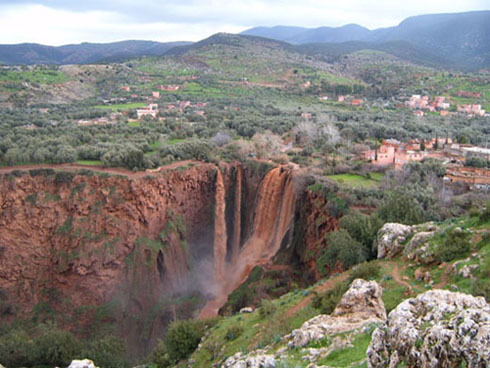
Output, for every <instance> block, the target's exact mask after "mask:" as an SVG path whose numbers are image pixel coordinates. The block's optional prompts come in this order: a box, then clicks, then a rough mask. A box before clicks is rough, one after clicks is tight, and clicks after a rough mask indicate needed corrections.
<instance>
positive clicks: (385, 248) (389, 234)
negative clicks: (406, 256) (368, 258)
mask: <svg viewBox="0 0 490 368" xmlns="http://www.w3.org/2000/svg"><path fill="white" fill-rule="evenodd" d="M411 233H412V227H411V226H407V225H403V224H396V223H387V224H384V225H383V227H382V228H381V229H380V230H379V232H378V237H377V244H378V259H381V258H391V257H394V256H396V255H397V254H399V253H400V252H401V251H402V249H403V242H404V241H405V240H406V239H407V237H408V236H409V235H410V234H411Z"/></svg>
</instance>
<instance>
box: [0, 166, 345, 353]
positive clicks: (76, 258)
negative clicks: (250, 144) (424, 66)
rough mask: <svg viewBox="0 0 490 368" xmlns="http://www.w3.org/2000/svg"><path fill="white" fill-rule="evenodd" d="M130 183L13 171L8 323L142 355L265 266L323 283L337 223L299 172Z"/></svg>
mask: <svg viewBox="0 0 490 368" xmlns="http://www.w3.org/2000/svg"><path fill="white" fill-rule="evenodd" d="M124 174H125V173H124V172H120V173H118V174H117V175H110V174H109V173H107V172H105V173H104V172H97V171H96V170H95V171H88V170H81V171H80V170H78V171H70V170H62V171H55V170H53V168H31V169H30V170H28V171H10V172H9V171H7V170H3V175H2V177H1V178H0V206H1V207H0V208H1V211H0V301H1V304H0V312H1V320H2V321H4V322H10V323H11V322H13V321H14V320H19V319H26V318H31V319H32V320H36V321H38V322H42V321H43V320H50V319H52V318H55V319H56V322H57V323H58V325H59V326H60V327H62V328H66V329H70V330H72V331H75V332H77V333H79V334H82V335H85V336H89V335H90V334H91V333H94V332H96V331H94V329H96V328H97V329H105V328H109V329H113V330H114V333H115V334H117V335H119V336H124V337H125V339H126V341H127V345H128V347H129V349H130V354H131V355H133V356H137V355H142V354H146V353H147V352H148V349H150V348H151V346H152V345H153V344H154V343H155V342H156V340H157V339H158V338H160V337H161V335H162V332H163V331H164V330H165V328H166V326H167V325H168V323H170V322H171V321H172V320H174V319H176V318H190V317H192V316H193V315H195V313H196V311H199V310H200V316H201V318H207V317H212V316H214V315H216V314H217V313H218V311H219V309H220V308H221V307H222V306H223V305H224V304H225V303H226V301H227V297H228V295H229V294H230V293H231V292H232V291H233V290H234V289H235V288H236V287H238V286H239V285H240V284H241V283H243V282H244V281H245V280H246V279H247V277H248V275H249V273H250V272H251V270H252V269H253V268H254V267H256V266H263V267H267V266H270V265H272V264H273V263H276V264H285V265H294V267H298V266H299V268H300V269H301V268H303V271H304V273H305V274H308V275H310V278H311V279H312V280H314V279H317V278H318V275H315V272H314V269H315V267H313V266H312V264H311V263H312V262H314V261H313V260H312V259H309V260H306V259H305V254H306V251H307V249H309V248H311V249H313V250H314V249H315V247H316V246H318V242H319V239H320V238H322V237H323V236H324V234H325V233H326V232H328V231H331V230H333V229H335V227H336V226H337V225H336V220H335V219H334V218H332V217H330V216H329V215H327V214H325V213H324V212H325V203H323V204H322V203H320V205H318V201H319V199H318V198H316V197H315V195H314V194H313V193H312V192H309V191H307V190H306V189H305V187H304V185H299V184H295V182H297V180H296V176H297V175H296V170H295V168H294V167H291V166H279V167H272V166H270V165H269V164H266V163H260V162H252V163H245V164H238V163H232V164H220V166H217V165H214V164H205V163H198V164H196V163H186V165H184V166H179V167H170V168H167V169H165V170H158V171H154V172H148V173H147V174H146V175H144V176H143V175H137V176H132V174H131V173H130V172H128V173H126V175H124ZM298 176H299V177H301V175H298ZM313 202H316V206H317V207H316V212H315V210H313V208H311V209H310V210H309V211H308V212H307V213H305V212H304V209H305V207H304V206H305V205H306V206H312V203H313ZM318 211H319V212H318ZM307 216H310V217H311V216H315V219H314V221H313V222H312V219H308V217H307ZM319 219H320V221H319ZM300 225H301V226H300ZM298 226H300V227H298ZM311 227H314V228H315V229H313V230H312V229H310V230H308V228H311ZM319 229H320V230H319ZM295 231H296V232H298V231H300V232H301V233H302V234H303V235H305V238H304V241H301V242H298V241H296V242H295V237H294V232H295ZM296 238H297V237H296ZM313 258H314V257H313ZM95 326H96V327H95Z"/></svg>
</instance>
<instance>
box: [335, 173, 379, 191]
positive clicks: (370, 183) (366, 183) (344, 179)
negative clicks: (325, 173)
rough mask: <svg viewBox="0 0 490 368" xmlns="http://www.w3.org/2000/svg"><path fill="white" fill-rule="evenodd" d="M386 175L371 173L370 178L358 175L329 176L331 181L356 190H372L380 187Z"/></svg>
mask: <svg viewBox="0 0 490 368" xmlns="http://www.w3.org/2000/svg"><path fill="white" fill-rule="evenodd" d="M383 177H384V175H383V174H381V173H370V174H369V177H368V176H361V175H358V174H338V175H332V176H329V178H330V179H333V180H335V181H336V182H338V183H339V184H346V185H349V186H352V187H355V188H359V187H362V188H372V187H376V186H378V185H379V183H380V181H381V180H382V179H383Z"/></svg>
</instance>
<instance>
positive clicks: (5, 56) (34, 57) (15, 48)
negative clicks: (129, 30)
mask: <svg viewBox="0 0 490 368" xmlns="http://www.w3.org/2000/svg"><path fill="white" fill-rule="evenodd" d="M189 43H190V42H166V43H162V42H155V41H121V42H112V43H86V42H85V43H81V44H78V45H64V46H58V47H55V46H45V45H39V44H35V43H21V44H17V45H0V63H3V64H10V65H12V64H89V63H103V62H117V61H121V60H125V59H129V58H134V57H139V56H160V55H163V54H164V53H165V52H166V51H168V50H170V49H171V48H173V47H176V46H182V45H187V44H189Z"/></svg>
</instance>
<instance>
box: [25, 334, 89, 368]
mask: <svg viewBox="0 0 490 368" xmlns="http://www.w3.org/2000/svg"><path fill="white" fill-rule="evenodd" d="M34 345H35V349H36V351H37V354H36V364H38V365H51V366H68V365H69V364H70V362H71V361H72V360H73V359H76V358H80V357H81V354H80V353H81V350H82V349H81V344H80V341H79V340H78V339H77V338H76V337H75V336H74V335H73V334H72V333H70V332H68V331H61V330H56V329H53V328H50V327H48V328H47V329H45V330H44V331H43V333H42V334H41V335H40V336H38V337H37V338H36V339H35V340H34Z"/></svg>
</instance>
